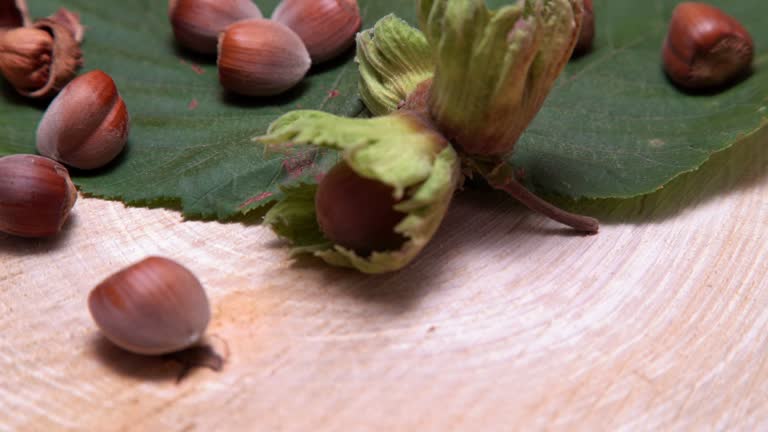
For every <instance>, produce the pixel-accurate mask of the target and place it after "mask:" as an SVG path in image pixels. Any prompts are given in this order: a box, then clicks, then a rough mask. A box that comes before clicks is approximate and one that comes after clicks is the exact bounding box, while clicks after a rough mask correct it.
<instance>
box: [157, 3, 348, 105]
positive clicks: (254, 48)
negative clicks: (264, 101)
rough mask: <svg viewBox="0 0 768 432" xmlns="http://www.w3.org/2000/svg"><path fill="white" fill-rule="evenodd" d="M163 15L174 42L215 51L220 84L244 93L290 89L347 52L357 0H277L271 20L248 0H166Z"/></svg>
mask: <svg viewBox="0 0 768 432" xmlns="http://www.w3.org/2000/svg"><path fill="white" fill-rule="evenodd" d="M169 16H170V20H171V24H172V26H173V34H174V35H175V37H176V41H177V42H178V43H179V44H180V45H181V46H183V47H184V48H186V49H189V50H191V51H194V52H197V53H199V54H203V55H213V54H218V61H217V64H218V68H219V81H220V82H221V85H222V86H224V88H226V89H227V90H229V91H232V92H234V93H238V94H241V95H246V96H274V95H277V94H280V93H283V92H285V91H287V90H289V89H291V88H293V87H294V86H296V85H297V84H298V83H299V82H301V80H302V79H304V76H306V74H307V72H308V71H309V68H310V66H311V65H312V64H318V63H322V62H325V61H328V60H331V59H333V58H335V57H337V56H339V55H340V54H342V53H344V52H345V51H347V50H348V49H349V48H350V47H351V46H352V44H353V43H354V40H355V34H357V32H358V30H360V25H361V19H360V9H359V7H358V5H357V0H283V1H282V2H281V3H280V4H279V5H278V6H277V8H276V9H275V11H274V13H273V14H272V19H264V18H263V17H262V14H261V10H259V8H258V6H256V5H255V4H254V3H253V2H251V0H170V4H169Z"/></svg>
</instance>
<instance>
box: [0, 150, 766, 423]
mask: <svg viewBox="0 0 768 432" xmlns="http://www.w3.org/2000/svg"><path fill="white" fill-rule="evenodd" d="M767 145H768V140H766V136H765V135H764V136H762V137H755V138H753V139H752V140H750V141H749V142H747V143H743V144H741V145H739V146H737V147H736V148H734V149H731V150H729V151H727V152H724V153H722V154H719V155H717V156H716V157H715V158H714V159H713V160H712V161H711V162H709V163H708V164H707V165H706V166H705V167H704V168H703V169H701V170H699V171H698V172H696V173H693V174H688V175H685V176H684V177H682V178H680V179H678V180H676V181H675V182H673V183H672V184H670V185H669V186H668V187H667V188H665V189H664V190H662V191H660V192H658V193H656V194H653V195H650V196H647V197H643V198H640V199H635V200H629V201H601V202H592V203H587V204H583V205H581V206H580V209H581V210H585V211H586V212H588V213H589V214H590V215H593V216H596V217H599V218H600V219H601V220H602V221H603V223H604V225H603V228H602V231H601V233H600V234H599V235H597V236H592V237H584V236H580V235H574V234H573V233H572V232H571V231H569V230H567V229H563V228H561V227H560V226H558V225H557V224H555V223H553V222H550V221H547V220H544V219H543V218H540V217H538V216H536V215H533V214H531V213H529V212H528V211H526V210H525V209H523V208H522V207H521V206H519V205H517V204H515V203H514V202H512V201H511V200H509V199H506V198H504V197H503V196H501V195H499V194H497V193H494V192H486V191H464V192H462V193H460V194H459V196H458V197H457V198H456V202H455V205H454V207H453V208H452V210H451V212H450V213H449V216H448V218H447V220H446V222H445V224H444V226H443V227H442V228H441V230H440V232H439V234H438V236H437V238H436V239H435V240H434V242H433V243H432V244H431V245H430V246H429V247H428V249H427V250H426V251H425V253H424V254H423V255H422V256H421V257H420V259H419V260H418V261H416V262H415V263H413V264H412V265H411V266H410V267H408V268H407V269H406V270H404V271H402V272H399V273H397V274H393V275H386V276H379V277H372V276H364V275H359V274H356V273H353V272H350V271H345V270H336V269H329V268H327V267H325V266H323V265H320V264H318V263H316V262H314V261H312V260H302V261H300V262H298V263H292V262H291V261H290V260H289V257H288V256H287V254H286V250H285V248H284V247H283V245H282V244H281V243H280V242H279V241H278V240H277V239H276V238H275V237H274V236H273V235H272V234H271V233H270V232H269V231H268V230H266V229H264V228H263V227H260V226H258V225H254V224H248V225H244V224H241V223H231V224H221V223H212V222H199V221H183V220H182V218H181V217H180V216H179V215H178V214H177V213H176V212H174V211H168V210H149V209H137V208H124V207H123V206H122V205H121V204H118V203H114V202H107V201H100V200H95V199H82V200H80V202H79V203H78V204H77V206H76V209H75V216H74V218H73V220H72V221H71V222H70V223H69V224H68V226H67V228H66V231H65V232H64V233H63V235H61V236H60V237H59V238H57V239H55V240H52V241H29V240H20V239H15V238H11V237H8V236H0V260H1V262H2V269H1V270H0V335H2V336H1V337H0V366H1V367H2V370H3V372H2V375H1V376H0V425H1V426H0V429H5V430H19V431H42V430H46V431H49V430H99V431H112V430H115V431H117V430H120V431H123V430H124V431H146V430H170V431H212V430H217V431H218V430H232V431H234V430H269V431H278V430H285V431H303V430H329V431H331V430H333V431H338V430H354V431H374V430H378V431H384V430H386V431H395V430H435V431H452V430H512V429H552V430H604V429H617V428H621V429H647V430H659V429H665V430H694V429H696V430H766V429H768V367H766V364H767V362H766V359H767V358H768V340H767V339H768V279H767V277H766V268H768V149H767V147H766V146H767ZM150 254H160V255H165V256H169V257H172V258H175V259H177V260H179V261H180V262H182V263H184V264H185V265H187V266H189V267H190V268H192V269H194V271H195V272H196V273H197V274H198V275H199V276H200V277H201V279H202V281H203V282H204V284H205V286H206V287H207V289H208V291H209V294H210V297H211V300H212V303H213V305H214V316H213V320H212V324H211V326H210V328H209V334H210V335H211V336H210V337H211V340H212V341H214V344H215V345H217V346H218V347H219V349H221V350H224V351H227V352H228V360H227V364H226V366H225V368H224V370H223V371H222V372H221V373H215V372H212V371H208V370H202V369H201V370H196V371H194V372H193V373H192V375H191V376H189V377H188V378H187V379H185V380H184V381H182V382H181V383H178V384H177V383H176V381H175V377H176V374H177V373H178V368H179V366H178V365H177V364H175V363H173V362H169V361H167V360H160V359H153V358H142V357H138V356H132V355H129V354H126V353H123V352H121V351H119V350H117V349H115V348H113V347H111V346H110V345H109V344H108V343H107V342H105V341H104V340H103V339H102V338H101V337H100V336H99V334H98V332H97V330H96V329H95V327H94V325H93V323H92V322H91V319H90V316H89V315H88V311H87V308H86V303H85V302H86V296H87V294H88V291H89V290H90V289H91V288H92V287H93V286H94V285H95V284H96V283H97V282H98V281H99V280H101V279H102V278H104V277H106V276H107V275H109V274H110V273H112V272H114V271H116V270H117V269H119V268H121V267H123V266H125V265H127V264H130V263H132V262H135V261H137V260H139V259H141V258H143V257H145V256H146V255H150Z"/></svg>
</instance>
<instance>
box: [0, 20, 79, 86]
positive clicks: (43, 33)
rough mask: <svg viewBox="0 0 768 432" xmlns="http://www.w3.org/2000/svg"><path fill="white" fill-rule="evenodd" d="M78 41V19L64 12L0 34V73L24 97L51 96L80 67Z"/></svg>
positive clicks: (67, 81)
mask: <svg viewBox="0 0 768 432" xmlns="http://www.w3.org/2000/svg"><path fill="white" fill-rule="evenodd" d="M82 38H83V27H82V25H80V19H79V17H78V16H77V14H74V13H72V12H69V11H67V10H66V9H62V10H60V11H59V12H57V13H56V14H54V15H52V16H51V17H49V18H44V19H41V20H38V21H35V22H34V23H33V24H32V25H31V26H28V27H17V28H12V29H6V30H4V31H0V73H2V75H3V76H4V77H5V78H6V79H7V80H8V81H9V82H10V83H11V84H12V85H13V86H14V88H16V91H18V92H19V93H20V94H22V95H24V96H27V97H32V98H43V97H49V96H52V95H54V94H55V93H56V92H58V91H59V90H61V89H62V88H63V87H64V86H65V85H67V83H69V81H71V80H72V78H74V77H75V75H76V73H77V70H78V69H79V68H80V67H81V66H82V64H83V58H82V55H83V54H82V51H81V50H80V42H81V41H82Z"/></svg>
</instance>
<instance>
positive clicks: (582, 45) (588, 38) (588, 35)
mask: <svg viewBox="0 0 768 432" xmlns="http://www.w3.org/2000/svg"><path fill="white" fill-rule="evenodd" d="M594 39H595V12H594V8H593V7H592V0H584V18H583V20H582V22H581V31H580V32H579V40H578V41H576V48H574V50H573V55H575V56H579V55H584V54H586V53H587V52H588V51H589V50H591V49H592V42H593V40H594Z"/></svg>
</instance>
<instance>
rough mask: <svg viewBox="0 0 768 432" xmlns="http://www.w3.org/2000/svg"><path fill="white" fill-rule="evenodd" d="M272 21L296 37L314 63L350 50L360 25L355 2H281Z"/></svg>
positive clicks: (289, 0)
mask: <svg viewBox="0 0 768 432" xmlns="http://www.w3.org/2000/svg"><path fill="white" fill-rule="evenodd" d="M272 19H273V20H274V21H277V22H279V23H281V24H284V25H286V26H288V27H289V28H290V29H291V30H293V31H294V32H296V34H297V35H299V37H300V38H301V40H302V41H304V45H306V47H307V51H309V55H310V57H312V62H313V63H321V62H324V61H327V60H331V59H332V58H334V57H336V56H338V55H339V54H341V53H343V52H344V51H345V50H347V49H348V48H349V47H351V46H352V44H353V43H354V41H355V35H356V34H357V32H358V30H360V25H361V23H362V21H361V19H360V8H359V7H358V5H357V0H312V1H307V0H283V1H281V2H280V4H279V5H278V6H277V9H275V12H274V13H273V14H272Z"/></svg>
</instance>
